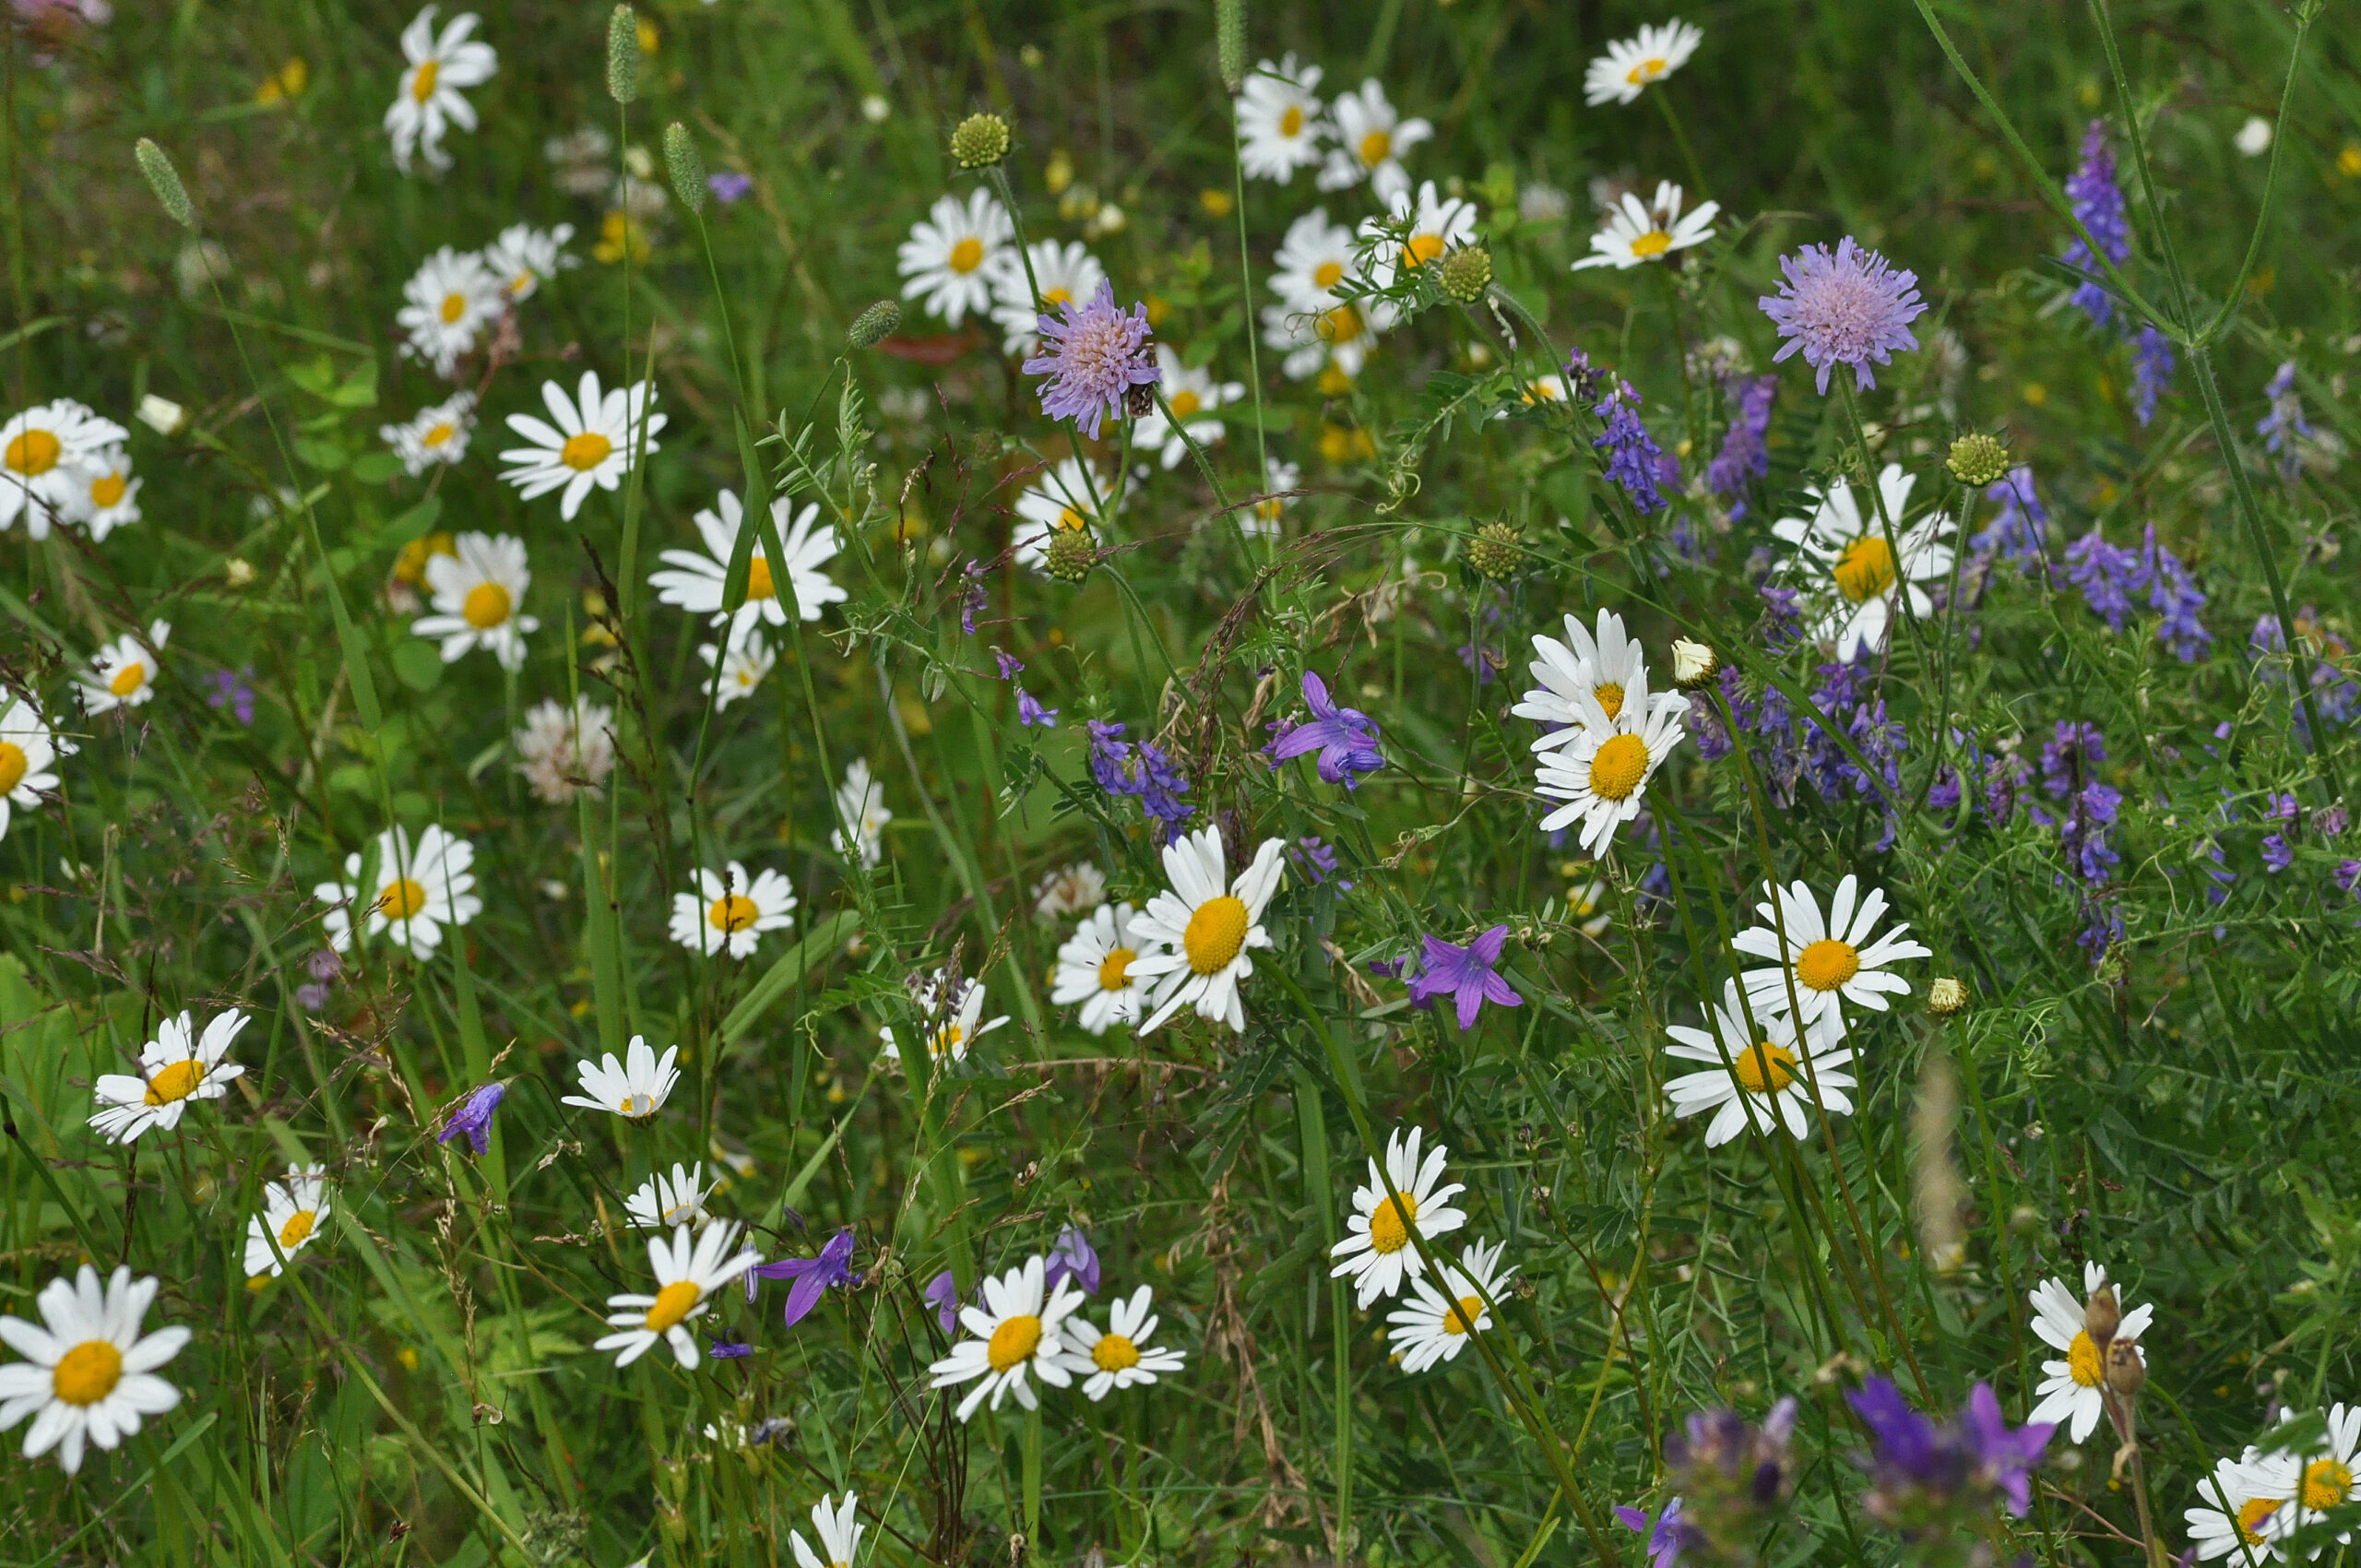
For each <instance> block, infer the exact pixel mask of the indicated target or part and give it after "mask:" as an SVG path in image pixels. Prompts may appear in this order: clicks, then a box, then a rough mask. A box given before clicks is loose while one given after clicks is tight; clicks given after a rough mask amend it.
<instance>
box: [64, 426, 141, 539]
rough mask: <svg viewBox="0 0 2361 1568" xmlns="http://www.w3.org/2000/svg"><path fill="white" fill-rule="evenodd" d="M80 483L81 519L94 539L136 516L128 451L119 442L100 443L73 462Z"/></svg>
mask: <svg viewBox="0 0 2361 1568" xmlns="http://www.w3.org/2000/svg"><path fill="white" fill-rule="evenodd" d="M76 467H77V469H78V470H79V471H78V473H77V476H76V481H77V483H79V484H80V485H81V487H82V522H83V525H84V526H85V527H87V528H88V529H89V530H90V537H91V538H92V539H94V540H104V539H105V538H106V537H107V535H109V534H111V533H113V532H114V530H115V529H119V528H122V527H124V526H125V524H128V523H136V522H137V521H138V520H139V486H140V483H141V481H138V480H136V479H134V478H133V477H132V475H131V454H130V453H129V452H128V451H126V450H125V448H124V446H123V445H122V443H120V442H118V443H116V444H115V445H112V446H102V447H101V448H100V449H99V450H98V451H96V452H93V453H91V454H90V455H89V457H85V458H83V459H82V460H81V462H80V463H78V464H77V465H76Z"/></svg>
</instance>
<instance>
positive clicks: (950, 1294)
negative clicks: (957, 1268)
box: [926, 1268, 959, 1334]
mask: <svg viewBox="0 0 2361 1568" xmlns="http://www.w3.org/2000/svg"><path fill="white" fill-rule="evenodd" d="M926 1304H927V1305H928V1306H930V1307H932V1308H933V1309H934V1321H935V1323H936V1324H938V1325H939V1326H940V1327H941V1328H942V1330H943V1333H945V1334H952V1333H955V1332H956V1331H957V1330H958V1327H959V1285H958V1282H957V1281H956V1280H955V1279H954V1278H953V1277H952V1276H951V1271H950V1270H949V1269H947V1268H946V1269H944V1270H943V1272H942V1273H941V1274H938V1275H936V1276H935V1277H933V1278H932V1279H930V1280H928V1281H927V1282H926Z"/></svg>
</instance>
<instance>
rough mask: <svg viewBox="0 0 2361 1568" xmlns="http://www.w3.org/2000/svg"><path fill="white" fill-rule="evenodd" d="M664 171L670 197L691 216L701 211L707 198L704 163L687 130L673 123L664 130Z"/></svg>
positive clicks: (684, 126) (708, 192)
mask: <svg viewBox="0 0 2361 1568" xmlns="http://www.w3.org/2000/svg"><path fill="white" fill-rule="evenodd" d="M664 171H665V172H666V173H668V174H670V176H671V177H672V194H673V195H674V196H679V197H680V198H681V205H682V207H685V208H688V209H689V210H690V211H691V212H703V211H704V210H705V198H706V196H708V195H710V194H711V192H710V191H709V190H708V188H707V187H706V183H705V159H704V158H703V157H702V156H701V155H700V154H699V153H698V151H697V144H696V142H695V141H694V139H692V138H691V137H690V136H689V128H688V126H686V125H682V124H681V122H680V121H678V120H675V121H673V122H672V123H671V124H670V125H667V126H665V127H664Z"/></svg>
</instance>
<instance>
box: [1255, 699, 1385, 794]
mask: <svg viewBox="0 0 2361 1568" xmlns="http://www.w3.org/2000/svg"><path fill="white" fill-rule="evenodd" d="M1303 700H1304V701H1305V702H1306V703H1309V704H1310V705H1311V722H1310V723H1308V724H1298V725H1296V726H1294V727H1293V728H1291V729H1289V730H1288V731H1287V732H1286V733H1284V734H1282V735H1281V736H1279V738H1278V739H1277V740H1276V741H1275V742H1272V745H1271V762H1272V764H1273V766H1276V765H1277V764H1279V763H1283V762H1287V761H1288V760H1289V759H1291V758H1294V757H1299V756H1303V755H1306V754H1310V753H1311V752H1318V753H1319V754H1320V760H1319V762H1318V764H1317V765H1316V766H1318V768H1319V771H1320V777H1321V779H1322V780H1323V782H1325V783H1329V784H1342V785H1343V786H1344V787H1345V788H1346V789H1347V790H1350V789H1353V788H1355V787H1356V786H1357V784H1358V782H1359V780H1358V778H1357V775H1359V774H1363V773H1374V772H1376V771H1377V770H1378V769H1379V768H1381V767H1383V766H1385V757H1384V755H1383V754H1382V753H1380V752H1379V751H1378V749H1377V735H1378V731H1377V726H1376V725H1374V724H1372V723H1370V719H1369V715H1367V714H1365V713H1363V712H1362V711H1361V710H1360V709H1358V708H1357V707H1338V706H1337V705H1336V702H1335V699H1334V698H1333V697H1331V696H1330V695H1328V683H1326V682H1325V681H1323V680H1322V679H1321V678H1320V677H1319V676H1317V675H1315V674H1313V673H1312V672H1311V671H1309V670H1307V671H1304V672H1303Z"/></svg>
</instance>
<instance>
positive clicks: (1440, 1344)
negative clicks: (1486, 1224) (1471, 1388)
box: [1385, 1241, 1516, 1372]
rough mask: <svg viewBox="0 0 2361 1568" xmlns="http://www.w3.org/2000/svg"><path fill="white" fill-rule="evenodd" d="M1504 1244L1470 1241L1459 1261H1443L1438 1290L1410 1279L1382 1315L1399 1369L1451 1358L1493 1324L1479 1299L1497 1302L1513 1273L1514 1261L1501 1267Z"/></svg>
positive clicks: (1416, 1368) (1415, 1369)
mask: <svg viewBox="0 0 2361 1568" xmlns="http://www.w3.org/2000/svg"><path fill="white" fill-rule="evenodd" d="M1506 1245H1507V1243H1506V1242H1504V1241H1494V1242H1493V1243H1492V1244H1491V1245H1490V1246H1489V1247H1487V1246H1486V1245H1485V1244H1484V1243H1483V1242H1481V1241H1477V1242H1474V1243H1472V1244H1471V1245H1470V1246H1469V1247H1468V1248H1467V1250H1466V1251H1465V1252H1464V1253H1460V1254H1459V1262H1458V1263H1456V1264H1448V1263H1447V1264H1445V1265H1442V1289H1436V1288H1435V1285H1434V1282H1432V1281H1430V1280H1427V1279H1424V1278H1419V1279H1413V1280H1412V1281H1411V1282H1410V1298H1409V1300H1407V1301H1404V1302H1403V1303H1402V1304H1401V1305H1400V1306H1398V1307H1396V1308H1394V1310H1393V1311H1392V1312H1390V1313H1386V1314H1385V1321H1386V1322H1388V1323H1390V1324H1393V1325H1394V1327H1393V1330H1392V1331H1391V1333H1390V1334H1389V1335H1388V1336H1387V1337H1388V1338H1389V1339H1391V1340H1392V1341H1393V1345H1394V1355H1396V1356H1398V1357H1400V1358H1401V1360H1402V1370H1403V1371H1404V1372H1424V1371H1426V1370H1427V1369H1428V1368H1429V1367H1430V1366H1433V1365H1434V1364H1435V1363H1436V1362H1437V1361H1449V1360H1456V1359H1458V1356H1459V1352H1461V1351H1462V1350H1465V1348H1467V1347H1468V1345H1469V1343H1470V1342H1471V1341H1472V1340H1473V1339H1474V1337H1475V1336H1477V1335H1478V1334H1481V1333H1483V1332H1484V1331H1485V1330H1486V1329H1488V1328H1489V1327H1491V1326H1492V1312H1491V1309H1490V1308H1489V1307H1488V1306H1486V1305H1485V1304H1484V1303H1485V1301H1486V1300H1487V1299H1488V1298H1489V1299H1490V1300H1493V1301H1498V1300H1499V1299H1500V1294H1501V1289H1502V1287H1504V1286H1506V1285H1507V1284H1508V1282H1509V1277H1510V1276H1512V1275H1513V1274H1515V1273H1516V1267H1515V1265H1513V1264H1512V1265H1510V1266H1509V1267H1507V1268H1502V1267H1501V1249H1502V1248H1503V1247H1505V1246H1506Z"/></svg>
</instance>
